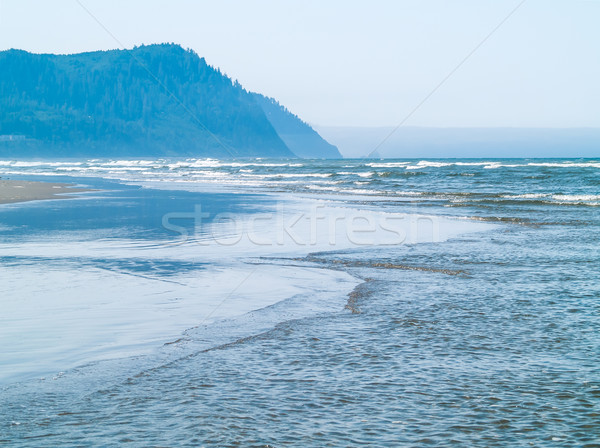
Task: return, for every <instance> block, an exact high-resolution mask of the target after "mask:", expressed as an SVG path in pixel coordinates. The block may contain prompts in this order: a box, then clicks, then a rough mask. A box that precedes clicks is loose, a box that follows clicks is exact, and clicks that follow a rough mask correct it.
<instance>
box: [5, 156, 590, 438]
mask: <svg viewBox="0 0 600 448" xmlns="http://www.w3.org/2000/svg"><path fill="white" fill-rule="evenodd" d="M0 177H2V178H3V179H5V178H10V179H26V180H38V181H40V180H41V181H44V180H45V181H52V182H68V183H72V184H75V185H78V186H85V187H87V188H90V189H91V190H92V191H88V192H85V193H80V194H77V195H75V196H74V197H73V198H71V199H64V200H63V199H61V200H47V201H35V202H29V203H18V204H7V205H2V206H0V304H1V305H2V313H1V314H0V346H1V347H2V351H1V352H0V445H5V446H10V447H25V446H35V447H55V446H121V445H129V446H190V447H198V446H203V447H234V446H243V447H247V446H250V447H282V446H303V447H307V446H315V447H322V446H369V447H391V446H451V445H453V446H469V447H471V446H482V447H506V446H511V447H520V446H523V447H531V446H544V447H554V446H556V447H574V446H581V447H594V446H600V160H598V159H514V160H513V159H481V160H480V159H427V160H419V159H410V160H408V159H406V160H404V159H398V160H391V159H384V160H379V159H367V160H355V159H344V160H298V159H290V160H281V159H274V160H270V159H243V160H215V159H157V160H150V159H145V160H103V159H96V160H87V159H86V160H61V161H48V160H40V161H10V160H4V161H0Z"/></svg>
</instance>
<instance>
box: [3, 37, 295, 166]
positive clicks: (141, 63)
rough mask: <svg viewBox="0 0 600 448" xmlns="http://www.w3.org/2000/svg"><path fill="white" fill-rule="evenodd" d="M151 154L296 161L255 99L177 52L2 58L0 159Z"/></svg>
mask: <svg viewBox="0 0 600 448" xmlns="http://www.w3.org/2000/svg"><path fill="white" fill-rule="evenodd" d="M296 119H297V118H296ZM298 121H299V122H300V123H302V122H301V121H300V120H299V119H298ZM156 155H161V156H196V157H205V156H210V157H249V156H260V157H293V156H294V155H295V154H294V153H293V152H292V151H290V148H289V147H288V146H287V145H286V144H285V143H284V140H282V138H281V137H280V136H279V135H278V133H277V131H276V129H275V127H274V125H273V124H271V121H270V120H269V119H268V118H267V116H266V114H265V112H264V111H263V108H262V107H261V105H260V104H258V103H257V101H256V99H255V95H254V94H253V93H251V92H248V91H246V90H245V89H244V88H242V86H241V85H240V84H239V83H238V82H237V81H236V82H233V81H232V80H231V79H230V78H229V77H227V76H225V75H224V74H223V73H221V72H220V71H219V70H218V69H215V68H213V67H211V66H209V65H208V64H207V63H206V61H205V60H204V58H200V57H199V56H198V55H197V54H196V53H194V52H193V51H191V50H184V49H183V48H181V47H180V46H178V45H174V44H161V45H149V46H141V47H136V48H134V49H133V50H111V51H97V52H91V53H81V54H74V55H53V54H32V53H28V52H25V51H21V50H8V51H3V52H0V157H3V156H9V157H30V156H37V157H74V156H93V157H114V156H136V157H137V156H139V157H143V156H156Z"/></svg>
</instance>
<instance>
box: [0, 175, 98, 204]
mask: <svg viewBox="0 0 600 448" xmlns="http://www.w3.org/2000/svg"><path fill="white" fill-rule="evenodd" d="M83 191H90V190H89V189H85V188H73V186H72V184H62V183H51V182H29V181H24V180H4V179H0V204H11V203H14V202H27V201H39V200H42V199H69V198H70V197H71V196H64V194H65V193H81V192H83Z"/></svg>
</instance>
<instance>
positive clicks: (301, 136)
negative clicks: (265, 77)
mask: <svg viewBox="0 0 600 448" xmlns="http://www.w3.org/2000/svg"><path fill="white" fill-rule="evenodd" d="M254 97H255V98H256V102H257V103H258V104H259V105H260V106H261V108H262V110H263V111H264V113H265V114H266V115H267V118H268V119H269V121H270V122H271V124H272V125H273V127H274V128H275V130H276V131H277V133H278V134H279V136H280V137H281V139H282V140H283V141H284V142H285V144H286V145H287V146H288V148H290V149H291V150H292V151H293V152H294V154H296V155H297V156H298V157H303V158H308V159H338V158H341V157H342V155H341V154H340V152H339V151H338V149H337V147H336V146H334V145H332V144H330V143H328V142H327V141H326V140H325V139H324V138H323V137H321V136H320V135H319V134H318V133H317V131H315V130H314V129H313V128H312V127H310V125H308V124H307V123H305V122H304V121H302V120H301V119H300V118H298V116H297V115H294V114H293V113H291V112H290V111H289V110H287V109H286V108H285V107H284V106H282V105H281V104H279V103H278V102H277V101H276V100H274V99H273V98H268V97H266V96H263V95H260V94H258V93H256V94H254Z"/></svg>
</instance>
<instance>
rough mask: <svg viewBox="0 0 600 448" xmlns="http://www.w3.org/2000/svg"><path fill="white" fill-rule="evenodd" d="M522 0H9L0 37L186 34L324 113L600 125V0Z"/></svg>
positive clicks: (35, 47)
mask: <svg viewBox="0 0 600 448" xmlns="http://www.w3.org/2000/svg"><path fill="white" fill-rule="evenodd" d="M521 1H522V0H452V1H448V0H386V1H383V0H371V1H369V2H367V1H354V0H343V1H342V0H319V1H315V0H301V1H298V0H286V1H281V0H255V1H247V0H218V1H217V0H213V1H204V0H199V1H192V0H170V1H166V0H163V1H157V0H145V1H139V0H131V1H127V0H119V1H114V0H79V1H77V0H55V1H52V2H48V1H34V0H0V50H4V49H9V48H19V49H24V50H28V51H32V52H36V53H77V52H82V51H93V50H106V49H114V48H122V47H125V48H131V47H133V46H134V45H140V44H151V43H161V42H175V43H179V44H181V45H182V46H183V47H184V48H191V49H193V50H194V51H196V52H197V53H198V54H199V55H200V56H203V57H205V58H206V60H207V62H208V63H209V64H211V65H213V66H217V67H219V68H221V70H223V71H224V72H225V73H227V74H228V75H229V76H230V77H232V78H233V79H237V80H239V81H240V83H241V84H242V85H243V86H244V87H246V88H247V89H249V90H252V91H257V92H260V93H263V94H266V95H268V96H272V97H274V98H276V99H277V100H279V101H280V102H281V103H282V104H284V105H285V106H287V107H288V108H289V109H290V110H292V111H293V112H294V113H296V114H298V115H299V116H300V117H301V118H302V119H304V120H305V121H308V122H309V123H311V124H314V125H319V126H396V125H398V124H400V123H404V124H405V125H407V126H436V127H439V126H441V127H600V82H598V80H599V79H600V26H598V24H599V23H600V0H525V2H524V3H523V4H522V5H521V6H520V7H519V8H518V9H517V10H516V11H515V12H514V13H513V14H512V15H511V12H512V11H513V10H514V9H515V8H516V7H517V6H518V5H519V4H520V2H521ZM86 9H87V10H89V12H90V13H91V15H90V14H89V13H88V12H87V11H86ZM92 16H93V17H92ZM98 22H99V23H100V24H102V26H101V25H100V24H99V23H98ZM502 22H503V23H502ZM500 23H502V25H501V26H500V27H498V25H499V24H500ZM496 27H498V28H497V29H496ZM495 29H496V30H495ZM493 30H495V31H494V32H493V33H492V31H493ZM490 33H492V34H491V36H489V35H490ZM488 36H489V37H488ZM474 49H476V51H475V52H473V50H474ZM472 52H473V53H472ZM471 53H472V54H471ZM469 55H470V56H469ZM448 75H450V76H449V77H448ZM446 78H447V79H446ZM440 84H441V85H440ZM438 86H439V87H438ZM436 87H437V89H436ZM430 94H431V95H430ZM424 100H425V101H424ZM423 101H424V102H423ZM422 102H423V104H422V105H421V106H419V105H420V104H421V103H422ZM415 108H416V111H414V113H412V114H411V112H412V111H413V110H415ZM407 117H408V118H407Z"/></svg>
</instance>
